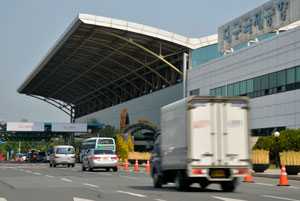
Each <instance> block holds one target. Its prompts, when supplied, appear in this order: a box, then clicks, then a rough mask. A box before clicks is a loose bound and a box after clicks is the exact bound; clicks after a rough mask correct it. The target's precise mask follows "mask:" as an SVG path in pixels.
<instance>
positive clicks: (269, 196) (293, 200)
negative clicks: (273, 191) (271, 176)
mask: <svg viewBox="0 0 300 201" xmlns="http://www.w3.org/2000/svg"><path fill="white" fill-rule="evenodd" d="M261 196H262V197H267V198H275V199H280V200H290V201H299V200H295V199H290V198H283V197H277V196H271V195H261Z"/></svg>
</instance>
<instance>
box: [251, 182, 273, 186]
mask: <svg viewBox="0 0 300 201" xmlns="http://www.w3.org/2000/svg"><path fill="white" fill-rule="evenodd" d="M254 184H255V183H254ZM256 184H258V185H263V186H275V185H272V184H265V183H256Z"/></svg>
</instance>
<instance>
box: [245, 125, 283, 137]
mask: <svg viewBox="0 0 300 201" xmlns="http://www.w3.org/2000/svg"><path fill="white" fill-rule="evenodd" d="M283 130H285V127H277V128H259V129H252V130H251V136H258V137H260V136H271V135H272V133H273V132H275V131H278V132H280V131H283Z"/></svg>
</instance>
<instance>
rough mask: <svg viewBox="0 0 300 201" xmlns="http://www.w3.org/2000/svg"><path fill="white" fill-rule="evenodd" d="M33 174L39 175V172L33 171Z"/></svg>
mask: <svg viewBox="0 0 300 201" xmlns="http://www.w3.org/2000/svg"><path fill="white" fill-rule="evenodd" d="M33 174H36V175H41V173H38V172H34V173H33Z"/></svg>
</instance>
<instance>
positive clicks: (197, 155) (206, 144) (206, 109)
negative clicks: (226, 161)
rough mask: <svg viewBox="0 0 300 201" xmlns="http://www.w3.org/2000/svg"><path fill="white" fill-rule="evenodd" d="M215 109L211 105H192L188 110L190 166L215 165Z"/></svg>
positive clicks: (213, 105)
mask: <svg viewBox="0 0 300 201" xmlns="http://www.w3.org/2000/svg"><path fill="white" fill-rule="evenodd" d="M215 113H216V107H215V104H211V103H194V104H193V109H190V110H189V118H190V121H189V122H190V125H189V130H190V136H189V138H190V139H189V142H190V146H189V148H190V149H189V160H190V161H192V164H191V165H192V166H211V165H214V164H216V154H215V152H216V129H215V128H216V126H215V123H216V119H215V118H216V115H215Z"/></svg>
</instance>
